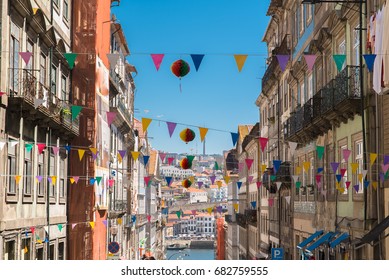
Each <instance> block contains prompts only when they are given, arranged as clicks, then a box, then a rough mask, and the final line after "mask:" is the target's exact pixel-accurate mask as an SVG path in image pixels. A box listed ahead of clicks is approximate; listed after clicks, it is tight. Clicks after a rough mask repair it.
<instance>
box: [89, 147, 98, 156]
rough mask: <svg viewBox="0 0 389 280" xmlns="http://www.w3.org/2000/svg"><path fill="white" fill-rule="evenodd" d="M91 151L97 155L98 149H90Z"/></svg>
mask: <svg viewBox="0 0 389 280" xmlns="http://www.w3.org/2000/svg"><path fill="white" fill-rule="evenodd" d="M89 150H90V151H91V152H92V153H93V154H94V155H95V154H97V149H96V148H89Z"/></svg>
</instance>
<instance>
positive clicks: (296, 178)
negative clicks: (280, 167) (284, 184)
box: [292, 175, 299, 183]
mask: <svg viewBox="0 0 389 280" xmlns="http://www.w3.org/2000/svg"><path fill="white" fill-rule="evenodd" d="M292 178H293V181H294V182H295V183H296V182H297V181H298V179H299V176H297V175H293V176H292Z"/></svg>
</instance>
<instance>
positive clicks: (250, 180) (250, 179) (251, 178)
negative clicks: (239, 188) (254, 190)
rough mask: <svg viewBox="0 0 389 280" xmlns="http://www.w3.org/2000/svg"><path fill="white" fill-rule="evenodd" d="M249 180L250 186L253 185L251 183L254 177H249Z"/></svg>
mask: <svg viewBox="0 0 389 280" xmlns="http://www.w3.org/2000/svg"><path fill="white" fill-rule="evenodd" d="M247 179H248V182H249V184H251V182H252V181H253V179H254V177H253V176H249V177H247Z"/></svg>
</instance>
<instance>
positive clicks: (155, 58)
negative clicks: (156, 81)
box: [151, 54, 165, 71]
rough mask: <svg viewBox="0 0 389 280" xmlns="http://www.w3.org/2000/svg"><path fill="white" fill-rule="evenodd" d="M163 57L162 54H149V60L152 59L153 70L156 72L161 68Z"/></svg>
mask: <svg viewBox="0 0 389 280" xmlns="http://www.w3.org/2000/svg"><path fill="white" fill-rule="evenodd" d="M164 56H165V55H164V54H151V58H152V59H153V62H154V65H155V68H156V69H157V71H158V70H159V67H160V66H161V63H162V60H163V57H164Z"/></svg>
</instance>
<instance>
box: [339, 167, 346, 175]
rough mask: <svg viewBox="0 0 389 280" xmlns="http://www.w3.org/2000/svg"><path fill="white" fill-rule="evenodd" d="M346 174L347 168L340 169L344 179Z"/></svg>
mask: <svg viewBox="0 0 389 280" xmlns="http://www.w3.org/2000/svg"><path fill="white" fill-rule="evenodd" d="M346 172H347V168H341V169H340V175H342V177H344V174H346Z"/></svg>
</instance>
